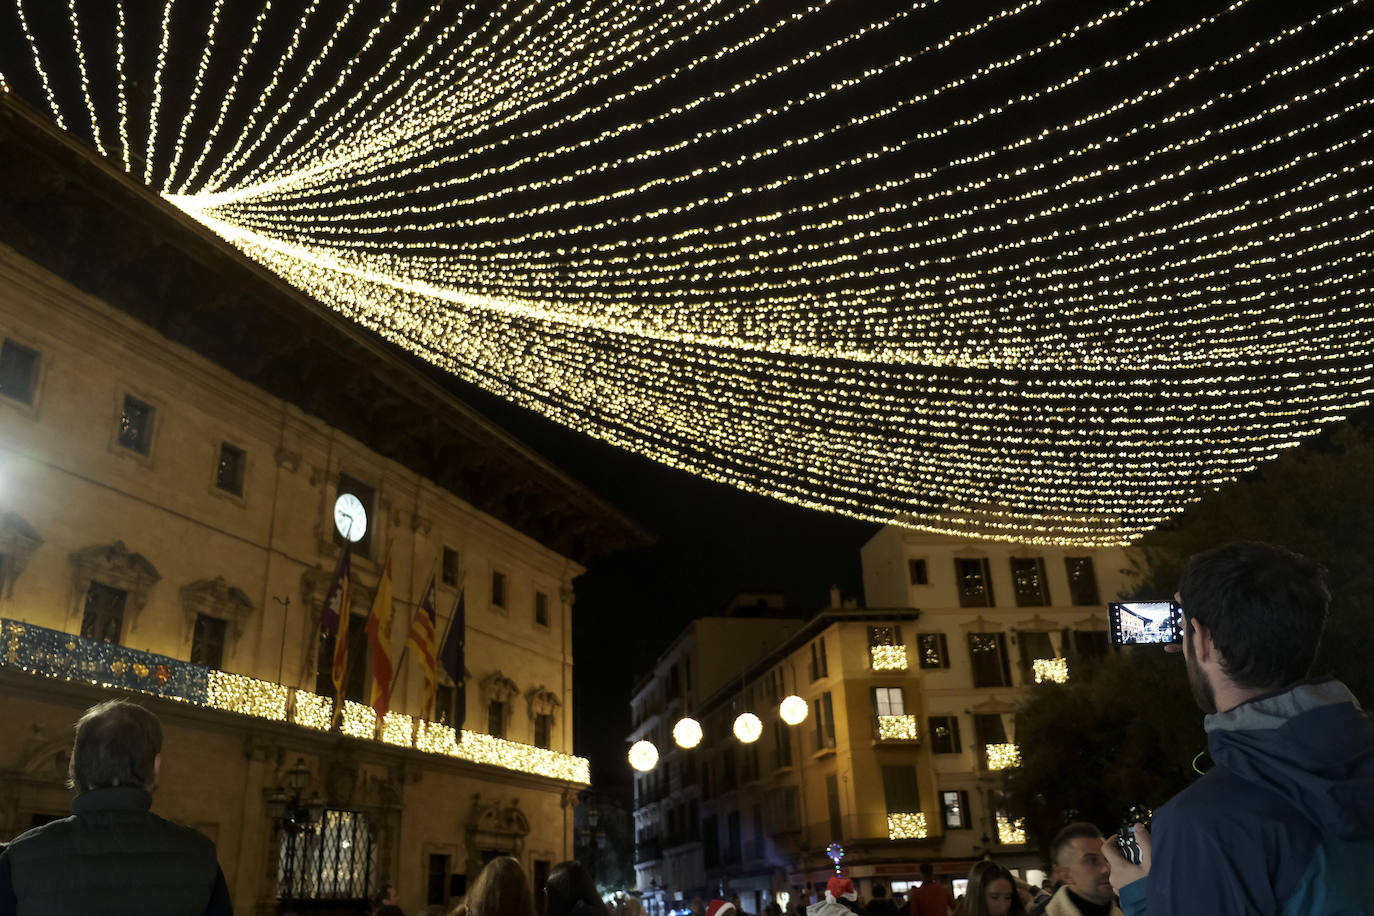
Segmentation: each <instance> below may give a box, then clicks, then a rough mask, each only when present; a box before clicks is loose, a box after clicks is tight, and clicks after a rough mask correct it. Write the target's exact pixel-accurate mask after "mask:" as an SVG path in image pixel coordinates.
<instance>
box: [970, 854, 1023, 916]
mask: <svg viewBox="0 0 1374 916" xmlns="http://www.w3.org/2000/svg"><path fill="white" fill-rule="evenodd" d="M954 913H955V916H1026V905H1025V904H1024V903H1022V902H1021V897H1020V895H1019V894H1017V893H1016V880H1015V878H1014V877H1013V876H1012V873H1011V872H1009V871H1007V869H1005V868H1003V867H1002V866H1001V865H998V864H997V863H996V862H979V863H978V864H977V865H975V866H973V870H972V871H970V872H969V873H968V890H967V891H966V892H965V893H964V896H963V897H961V898H960V899H959V906H958V907H957V908H956V909H955V911H954Z"/></svg>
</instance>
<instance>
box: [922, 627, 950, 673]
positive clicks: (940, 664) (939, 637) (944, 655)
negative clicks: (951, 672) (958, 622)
mask: <svg viewBox="0 0 1374 916" xmlns="http://www.w3.org/2000/svg"><path fill="white" fill-rule="evenodd" d="M916 654H917V655H918V656H920V660H921V667H922V668H948V667H949V646H948V645H946V643H945V634H943V633H919V634H917V636H916Z"/></svg>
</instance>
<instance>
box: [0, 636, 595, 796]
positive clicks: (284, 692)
mask: <svg viewBox="0 0 1374 916" xmlns="http://www.w3.org/2000/svg"><path fill="white" fill-rule="evenodd" d="M0 666H6V667H10V668H14V669H17V670H20V671H25V672H27V673H29V674H33V675H37V676H42V677H48V678H55V679H60V680H67V681H75V682H79V683H83V684H96V685H99V686H102V687H110V688H116V689H119V690H132V691H137V692H140V693H145V694H149V695H151V696H160V697H165V698H167V699H171V700H178V701H180V702H184V703H189V704H192V705H195V706H204V707H207V708H212V709H222V710H226V711H228V712H233V713H237V714H239V715H245V716H252V717H254V718H261V719H267V720H269V721H274V722H285V721H288V720H289V721H290V722H292V723H294V724H295V725H298V726H301V727H304V728H309V729H312V730H316V731H328V730H329V729H330V725H331V718H332V714H333V699H332V698H330V697H323V696H320V695H318V694H314V693H310V692H309V691H306V690H302V689H300V688H295V687H286V686H283V685H281V684H274V683H271V682H269V681H261V680H257V679H256V678H251V677H246V676H244V675H240V674H233V673H230V672H225V671H216V670H213V669H208V668H203V667H201V666H200V665H192V664H190V663H189V662H184V661H181V660H180V659H175V658H170V657H168V656H165V655H157V654H154V653H151V652H143V651H140V650H138V649H130V648H127V647H125V646H118V645H114V644H112V643H107V642H103V641H100V640H93V639H83V638H82V637H80V636H77V635H74V634H71V633H64V632H62V631H60V630H51V629H48V628H46V627H39V626H34V625H33V624H28V623H23V622H21V621H17V620H9V619H0ZM288 710H289V711H290V715H289V717H288ZM376 723H377V717H376V713H374V712H373V711H372V708H371V707H370V706H365V705H363V704H362V703H354V702H353V701H351V700H350V701H348V702H346V703H345V704H344V710H343V716H342V720H341V722H340V730H341V731H343V733H344V734H346V735H350V736H352V737H355V738H360V739H363V740H373V739H374V735H375V734H376ZM411 734H413V735H414V738H413V744H412V742H411V740H410V739H409V738H408V736H409V735H411ZM381 740H382V741H383V742H386V743H388V744H394V745H396V746H399V747H411V746H413V747H415V748H416V749H418V750H421V751H424V752H426V753H429V754H441V755H445V756H448V757H454V758H457V759H460V760H467V761H469V762H472V763H478V764H484V765H487V766H494V767H500V768H502V769H506V770H513V771H515V772H519V773H530V774H534V775H537V776H545V777H548V778H549V779H557V780H563V781H565V782H571V783H577V784H578V785H589V784H590V783H591V765H590V763H589V762H588V761H587V759H586V758H585V757H575V756H572V755H570V754H561V753H559V752H557V751H552V750H546V749H545V748H541V747H535V746H534V745H530V744H522V743H520V742H518V741H509V740H507V739H505V738H495V737H492V736H491V735H482V734H477V733H475V732H469V731H464V732H463V734H462V741H461V742H460V741H459V740H458V735H457V734H456V733H455V732H454V730H453V729H452V728H451V727H449V726H447V725H441V724H439V723H436V722H429V721H425V720H414V719H411V718H410V717H409V716H406V715H403V714H400V713H395V712H392V713H388V714H387V717H386V720H385V721H384V723H383V727H382V733H381Z"/></svg>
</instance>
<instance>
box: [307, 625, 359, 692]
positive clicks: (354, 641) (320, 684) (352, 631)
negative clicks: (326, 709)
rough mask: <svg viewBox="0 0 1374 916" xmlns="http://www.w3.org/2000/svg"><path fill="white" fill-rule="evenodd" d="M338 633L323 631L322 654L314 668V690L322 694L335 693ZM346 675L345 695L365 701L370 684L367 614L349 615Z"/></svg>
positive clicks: (321, 637)
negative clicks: (335, 661) (335, 656)
mask: <svg viewBox="0 0 1374 916" xmlns="http://www.w3.org/2000/svg"><path fill="white" fill-rule="evenodd" d="M336 639H337V634H336V633H321V634H320V654H319V658H318V661H317V663H318V667H317V668H316V670H315V692H316V693H318V694H319V695H320V696H322V697H332V696H333V695H334V680H333V671H334V644H335V640H336ZM347 665H348V667H347V669H346V670H347V673H346V674H345V675H344V699H347V700H353V701H354V702H355V703H361V702H363V691H364V690H365V689H366V687H367V686H368V669H369V666H368V664H367V616H366V615H364V614H349V615H348V662H347Z"/></svg>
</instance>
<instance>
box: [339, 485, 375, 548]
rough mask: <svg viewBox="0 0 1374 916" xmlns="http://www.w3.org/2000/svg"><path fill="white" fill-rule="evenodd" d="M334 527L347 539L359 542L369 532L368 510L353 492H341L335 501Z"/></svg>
mask: <svg viewBox="0 0 1374 916" xmlns="http://www.w3.org/2000/svg"><path fill="white" fill-rule="evenodd" d="M334 527H335V528H338V529H339V534H341V535H343V536H344V539H345V540H348V541H352V542H353V543H355V544H356V543H357V542H358V541H361V540H362V539H363V535H364V534H365V533H366V532H367V510H366V509H364V508H363V502H362V500H360V499H358V497H356V496H354V495H353V494H352V493H341V494H340V495H339V498H338V499H337V500H335V501H334Z"/></svg>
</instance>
